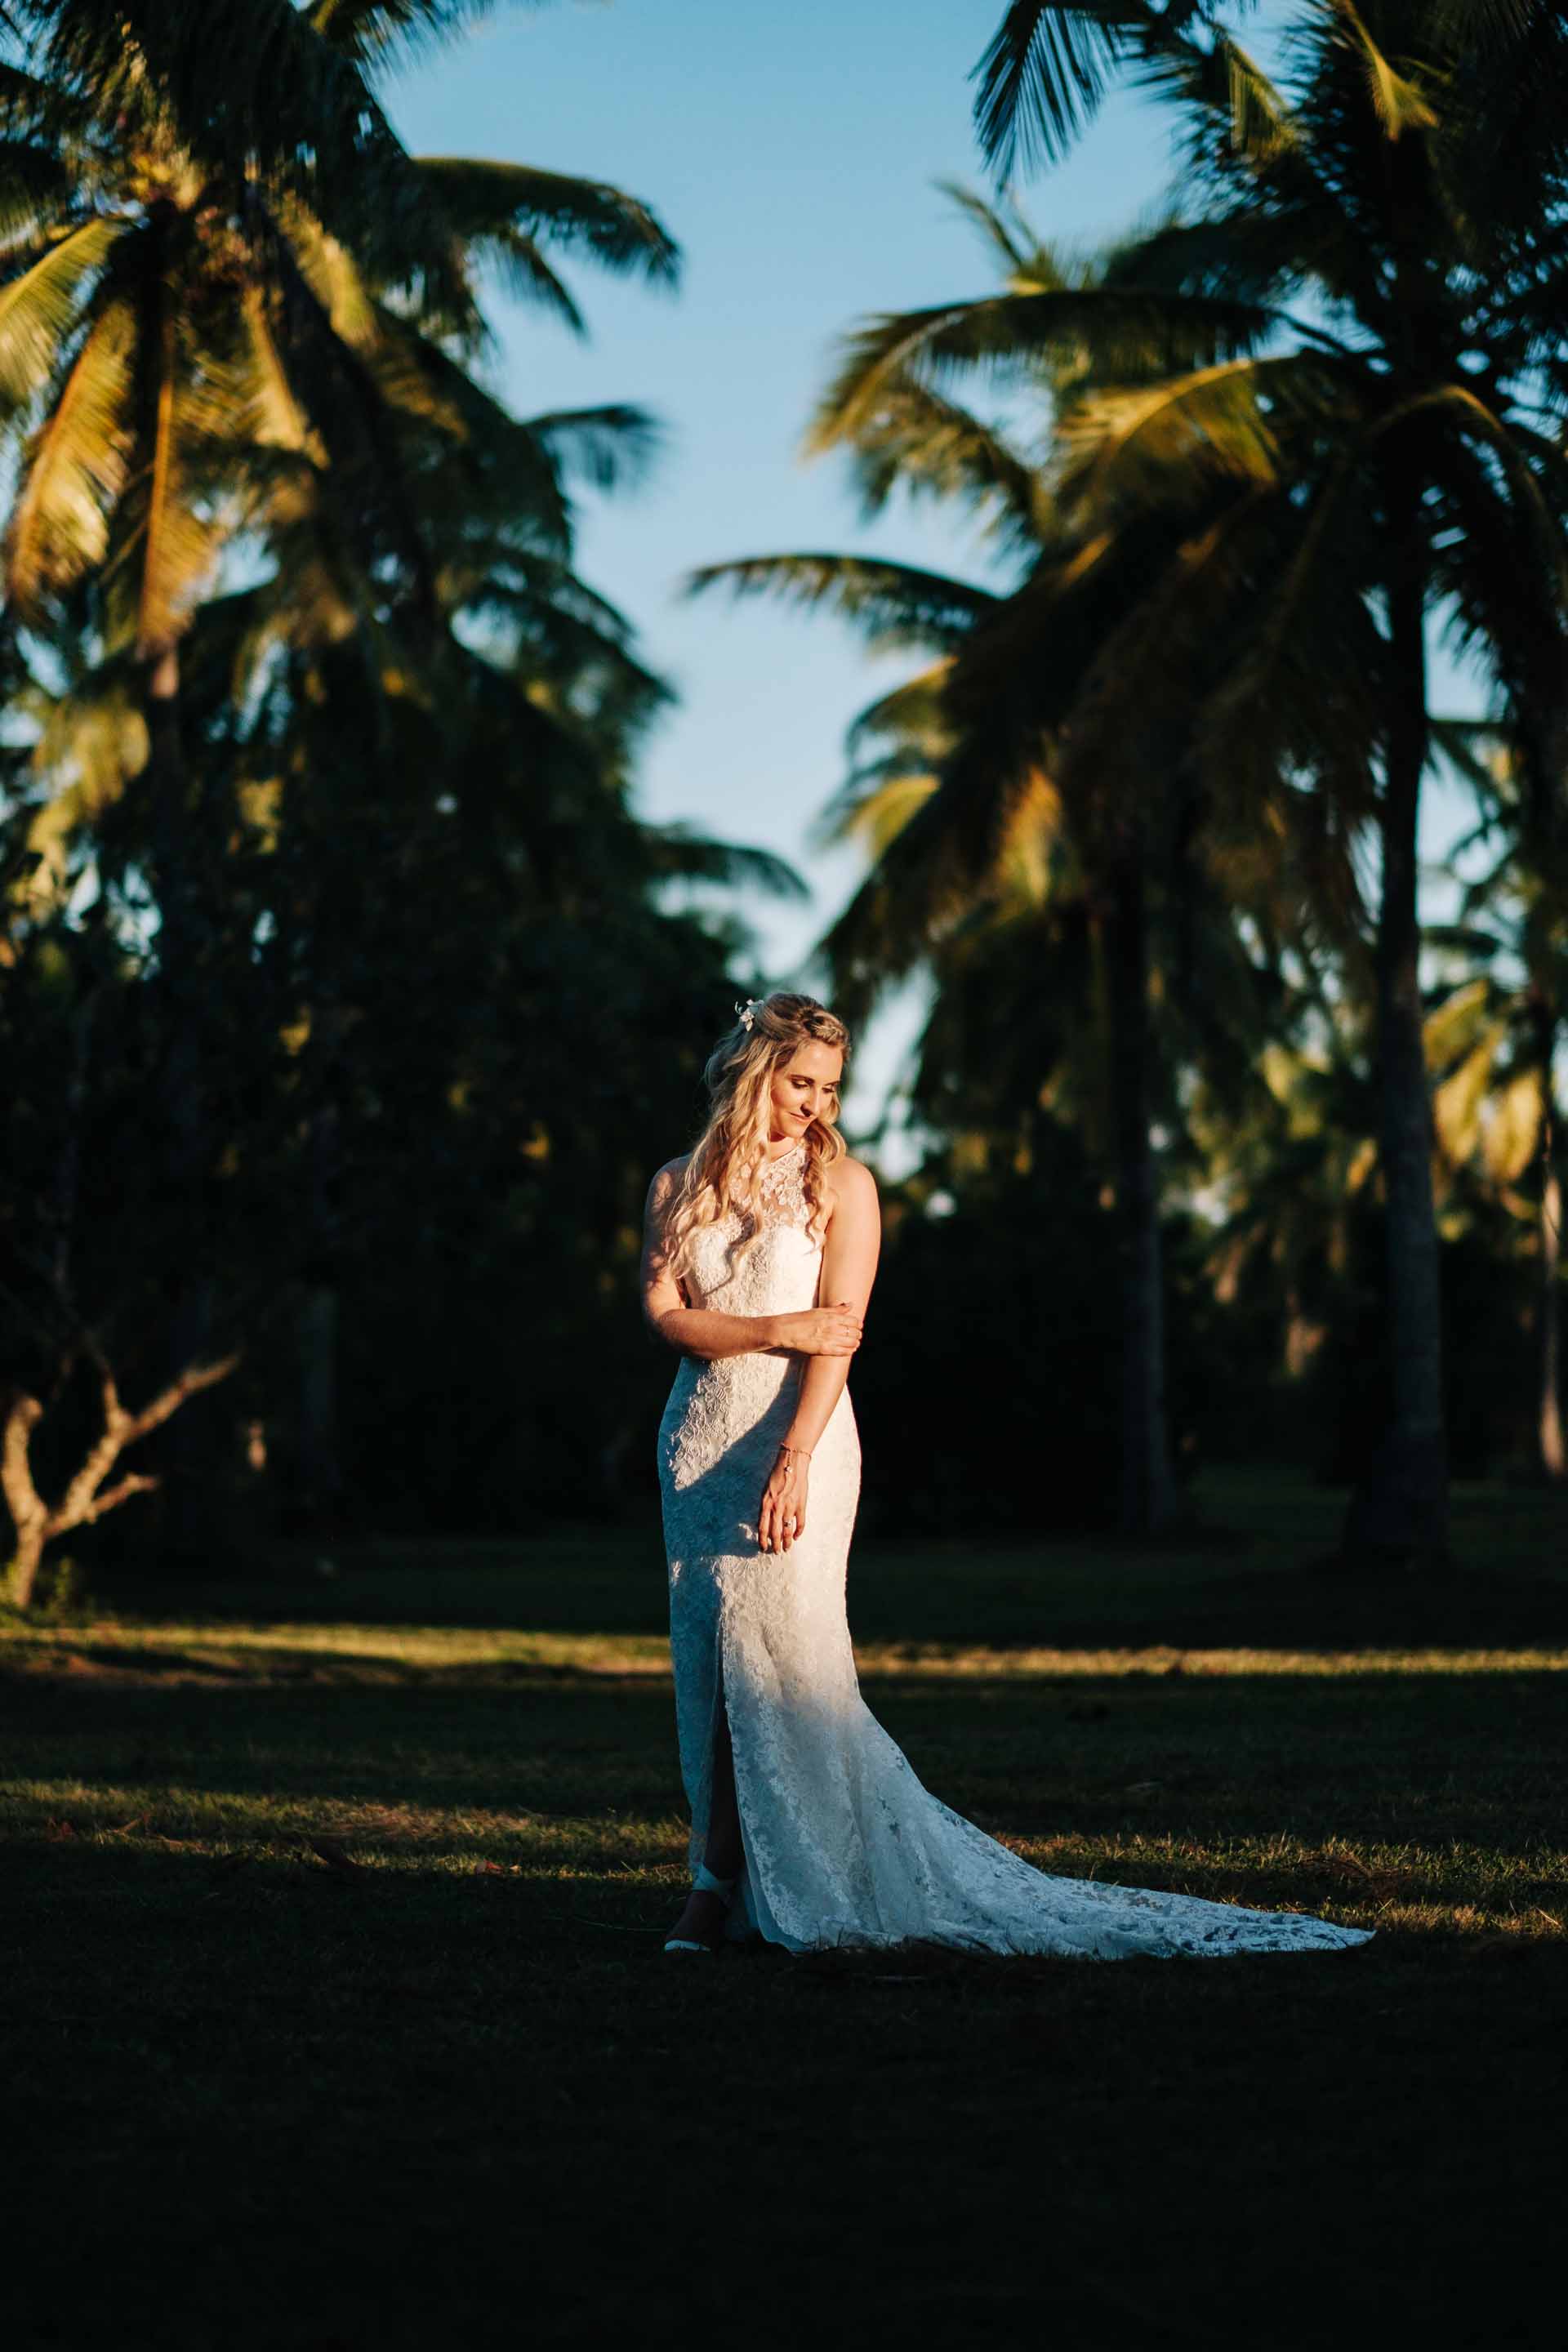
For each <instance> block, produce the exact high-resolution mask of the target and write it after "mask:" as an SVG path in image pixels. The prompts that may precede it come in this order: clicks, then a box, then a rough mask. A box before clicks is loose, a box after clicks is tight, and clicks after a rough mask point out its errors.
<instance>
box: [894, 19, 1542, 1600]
mask: <svg viewBox="0 0 1568 2352" xmlns="http://www.w3.org/2000/svg"><path fill="white" fill-rule="evenodd" d="M1232 13H1234V12H1230V11H1225V10H1222V9H1220V8H1217V7H1213V6H1205V5H1191V6H1187V5H1184V6H1182V7H1179V8H1166V9H1163V10H1158V9H1155V8H1154V7H1152V6H1148V5H1140V0H1129V5H1126V6H1120V5H1119V6H1118V7H1117V8H1115V9H1114V10H1110V9H1106V8H1102V7H1098V6H1093V5H1065V0H1028V5H1016V6H1015V7H1014V8H1012V9H1011V10H1010V11H1009V13H1008V16H1007V17H1006V19H1005V22H1004V24H1003V26H1001V27H1000V29H999V30H998V33H997V35H996V37H995V39H994V42H993V44H992V46H991V47H990V49H989V50H988V52H987V54H986V57H985V58H984V60H983V61H982V67H981V68H980V70H981V75H982V86H981V89H980V91H979V94H978V97H977V101H976V110H977V118H978V121H979V126H980V131H981V136H982V141H983V144H984V147H985V150H986V152H987V154H988V155H989V156H990V157H991V158H992V159H993V160H994V161H997V162H1000V163H1007V162H1008V161H1009V160H1011V158H1012V157H1013V156H1014V155H1015V154H1016V153H1019V152H1024V151H1026V150H1028V149H1030V148H1031V147H1033V148H1035V149H1041V148H1043V149H1044V150H1045V151H1046V152H1048V153H1049V152H1060V151H1061V150H1062V148H1063V147H1064V146H1065V144H1066V143H1068V142H1069V141H1070V140H1071V138H1072V137H1073V136H1074V135H1075V133H1076V131H1077V130H1078V129H1079V126H1080V124H1081V122H1082V121H1083V120H1084V119H1085V118H1086V116H1087V114H1088V113H1089V112H1091V111H1092V110H1093V107H1094V105H1095V104H1096V103H1097V102H1098V100H1099V97H1100V94H1101V92H1102V91H1103V89H1104V88H1105V87H1106V86H1107V85H1108V83H1109V80H1110V79H1111V78H1112V77H1114V76H1116V75H1117V74H1120V73H1121V72H1123V71H1130V72H1131V73H1133V74H1135V75H1136V77H1137V78H1138V79H1140V80H1141V81H1142V83H1143V84H1144V85H1145V86H1146V87H1149V88H1152V89H1153V90H1154V91H1155V92H1156V93H1157V94H1158V95H1159V96H1160V97H1161V98H1163V99H1164V100H1169V101H1171V102H1173V104H1174V105H1175V106H1176V107H1177V108H1178V109H1179V110H1180V112H1181V116H1182V120H1183V123H1184V131H1185V140H1186V151H1187V152H1186V159H1185V166H1186V167H1185V173H1184V183H1183V196H1182V203H1181V207H1180V209H1179V211H1178V212H1177V213H1176V214H1175V215H1174V216H1173V218H1172V219H1170V220H1169V221H1168V222H1167V223H1165V224H1164V225H1163V226H1161V227H1159V228H1157V229H1156V230H1155V231H1153V232H1152V234H1150V235H1148V236H1142V237H1140V238H1137V239H1134V240H1133V241H1132V242H1131V244H1130V245H1129V246H1128V247H1126V248H1125V249H1124V250H1123V252H1122V253H1121V255H1120V256H1119V257H1118V259H1117V262H1116V265H1115V267H1114V269H1113V270H1112V272H1111V273H1110V275H1111V278H1112V280H1113V285H1112V287H1111V288H1110V289H1107V290H1108V292H1109V293H1110V294H1111V295H1112V296H1113V298H1118V299H1127V298H1128V297H1130V296H1131V295H1133V294H1136V293H1142V294H1143V295H1144V296H1145V297H1146V299H1149V300H1150V301H1159V302H1161V303H1164V304H1168V305H1170V306H1172V314H1173V315H1174V314H1175V312H1176V310H1179V309H1180V307H1181V306H1184V305H1187V304H1191V305H1194V306H1196V307H1195V309H1194V318H1203V317H1206V316H1207V315H1208V314H1209V306H1211V305H1212V304H1213V302H1214V301H1215V299H1216V298H1225V299H1231V300H1233V301H1246V302H1247V303H1250V304H1253V305H1255V306H1257V308H1258V311H1259V312H1260V313H1261V314H1263V326H1262V331H1260V332H1259V333H1258V335H1257V337H1256V339H1255V341H1253V343H1252V345H1251V346H1250V347H1249V348H1247V349H1242V350H1238V351H1237V352H1236V353H1235V354H1234V355H1233V356H1231V357H1229V358H1227V359H1224V360H1221V361H1219V362H1216V363H1215V364H1211V365H1208V366H1205V367H1201V368H1197V369H1189V370H1186V371H1184V372H1181V373H1173V375H1172V377H1171V379H1170V380H1169V381H1168V382H1167V383H1163V384H1160V385H1149V384H1147V383H1142V384H1139V385H1137V386H1135V387H1132V388H1130V389H1129V390H1128V391H1126V392H1125V393H1121V392H1118V391H1117V390H1115V389H1114V388H1108V389H1107V390H1105V391H1104V392H1103V393H1102V394H1100V395H1099V396H1098V397H1097V398H1096V399H1095V400H1092V401H1089V402H1087V403H1085V404H1084V405H1083V408H1082V410H1081V412H1080V415H1079V419H1078V425H1077V429H1078V431H1079V435H1080V439H1081V446H1082V449H1083V453H1084V468H1085V474H1084V479H1085V484H1086V488H1087V489H1088V491H1089V493H1090V495H1091V499H1092V501H1094V502H1097V503H1098V505H1099V508H1100V512H1101V513H1102V515H1103V516H1104V518H1105V521H1106V525H1107V527H1108V528H1110V527H1112V526H1113V524H1114V521H1115V519H1116V518H1117V517H1118V515H1120V514H1124V513H1125V512H1126V510H1127V508H1128V506H1129V503H1130V502H1131V503H1132V504H1134V505H1136V504H1147V503H1149V502H1151V501H1152V502H1155V503H1160V502H1169V503H1171V504H1173V506H1176V507H1180V506H1181V505H1182V504H1184V503H1190V502H1191V501H1193V500H1194V499H1196V498H1197V497H1199V496H1200V495H1201V493H1202V491H1203V490H1204V489H1205V488H1207V487H1208V486H1210V485H1212V483H1213V481H1214V480H1215V477H1216V476H1222V477H1228V478H1230V479H1231V480H1233V481H1234V482H1236V483H1237V485H1247V487H1248V489H1249V491H1250V494H1251V500H1252V504H1253V506H1254V509H1255V510H1256V512H1257V514H1258V517H1259V519H1260V520H1262V521H1263V522H1264V523H1266V524H1267V523H1268V521H1269V520H1270V519H1272V524H1273V528H1274V530H1275V531H1276V534H1277V536H1276V541H1275V550H1276V553H1275V564H1274V566H1273V576H1272V577H1259V578H1258V579H1257V580H1256V582H1255V583H1254V585H1255V593H1256V598H1257V609H1256V620H1255V624H1254V625H1252V626H1251V627H1250V628H1247V629H1238V631H1237V635H1236V636H1235V637H1234V639H1233V641H1232V644H1231V646H1230V647H1229V653H1230V660H1229V664H1228V675H1227V676H1226V677H1224V678H1223V680H1222V681H1221V682H1220V684H1219V686H1218V687H1217V688H1215V690H1214V691H1212V692H1211V693H1210V694H1209V696H1208V697H1207V698H1206V707H1205V709H1204V710H1203V712H1202V713H1201V714H1200V716H1199V719H1198V720H1197V726H1198V730H1199V732H1200V734H1201V736H1202V738H1203V740H1204V741H1205V745H1206V747H1207V751H1208V754H1209V756H1210V758H1211V760H1212V761H1215V763H1216V765H1217V766H1219V768H1220V769H1221V770H1222V772H1234V773H1236V774H1237V775H1240V774H1244V773H1245V772H1247V770H1249V769H1252V770H1256V771H1258V772H1262V771H1265V770H1266V771H1268V772H1272V773H1274V774H1276V775H1278V774H1279V773H1281V772H1283V773H1286V774H1288V775H1289V776H1291V777H1292V778H1295V779H1299V780H1310V782H1311V784H1312V785H1313V787H1314V789H1315V790H1316V791H1317V792H1319V793H1325V794H1329V795H1331V796H1333V797H1335V798H1336V799H1338V800H1339V801H1340V802H1341V803H1342V806H1343V807H1344V809H1345V810H1346V812H1347V815H1348V817H1349V819H1350V821H1351V822H1352V824H1358V825H1359V824H1361V823H1362V822H1363V813H1364V812H1365V811H1366V810H1367V808H1368V806H1369V803H1370V812H1371V821H1372V824H1373V827H1374V829H1375V835H1376V841H1377V846H1378V861H1379V868H1380V872H1379V904H1378V912H1377V932H1376V940H1377V956H1376V1003H1377V1034H1378V1045H1379V1063H1380V1077H1379V1086H1380V1101H1381V1121H1380V1143H1381V1153H1382V1160H1383V1171H1384V1190H1385V1194H1386V1202H1387V1218H1386V1235H1387V1241H1386V1283H1387V1306H1388V1315H1387V1321H1388V1329H1389V1342H1390V1349H1391V1354H1392V1394H1393V1409H1392V1420H1391V1426H1390V1428H1389V1431H1388V1433H1387V1436H1386V1439H1385V1442H1384V1445H1383V1447H1382V1449H1381V1452H1380V1454H1379V1455H1378V1458H1377V1460H1376V1462H1375V1463H1374V1465H1373V1467H1372V1469H1371V1471H1370V1472H1369V1473H1368V1475H1366V1476H1365V1478H1364V1479H1363V1483H1362V1486H1361V1487H1360V1489H1359V1491H1358V1493H1357V1495H1356V1496H1355V1497H1354V1499H1353V1501H1352V1508H1351V1512H1350V1515H1349V1518H1348V1520H1347V1525H1346V1531H1345V1542H1346V1548H1347V1550H1348V1551H1350V1552H1352V1553H1358V1554H1363V1555H1378V1556H1381V1557H1388V1558H1394V1559H1399V1560H1402V1561H1404V1562H1406V1563H1408V1564H1416V1565H1418V1564H1420V1563H1422V1562H1426V1561H1434V1560H1436V1559H1441V1558H1442V1556H1443V1555H1444V1553H1445V1551H1446V1542H1447V1461H1446V1444H1445V1433H1444V1415H1443V1402H1442V1365H1441V1336H1440V1325H1439V1308H1438V1280H1437V1247H1436V1223H1435V1217H1434V1208H1433V1195H1432V1179H1431V1162H1430V1149H1431V1118H1430V1106H1429V1101H1428V1095H1427V1084H1426V1066H1425V1058H1424V1053H1423V1045H1422V1003H1421V995H1420V989H1419V974H1418V961H1419V948H1420V934H1419V929H1418V922H1417V907H1416V875H1417V866H1416V841H1417V827H1418V820H1419V812H1420V800H1421V785H1422V780H1423V777H1424V775H1425V773H1426V769H1427V766H1428V763H1429V760H1430V756H1431V751H1432V737H1431V729H1430V722H1429V719H1428V712H1427V682H1426V663H1427V652H1426V624H1427V620H1428V616H1429V615H1431V614H1437V615H1439V616H1444V617H1447V619H1448V620H1449V621H1450V623H1451V625H1452V627H1453V631H1454V634H1455V635H1456V636H1457V637H1458V639H1459V641H1460V642H1462V643H1466V644H1468V646H1471V647H1472V648H1473V649H1474V650H1475V651H1477V652H1478V653H1479V655H1480V656H1482V657H1483V658H1484V660H1485V661H1486V663H1487V664H1488V666H1489V668H1490V670H1491V672H1492V674H1493V677H1494V680H1495V683H1496V685H1497V688H1498V689H1499V694H1500V700H1501V703H1502V705H1503V707H1504V709H1505V711H1506V714H1507V715H1508V717H1509V718H1510V722H1511V723H1512V724H1513V725H1514V726H1516V727H1517V728H1519V729H1520V730H1521V731H1523V732H1524V733H1526V734H1528V735H1529V736H1530V737H1531V740H1533V741H1534V742H1535V743H1536V744H1537V746H1538V747H1539V755H1538V757H1537V758H1536V759H1535V761H1534V767H1535V769H1536V772H1540V773H1542V774H1550V775H1552V776H1553V777H1554V778H1560V777H1561V776H1562V774H1563V772H1564V770H1563V760H1562V758H1561V757H1560V755H1559V754H1560V738H1561V733H1562V730H1563V723H1564V714H1565V710H1568V701H1565V698H1564V694H1563V651H1564V625H1563V615H1564V597H1565V585H1568V546H1565V541H1564V530H1563V516H1564V511H1565V509H1568V467H1565V463H1564V458H1563V450H1562V447H1561V443H1560V438H1559V427H1560V425H1561V421H1562V418H1563V414H1564V408H1565V406H1568V378H1565V377H1564V374H1563V370H1562V368H1561V365H1560V363H1559V362H1558V359H1557V356H1556V355H1557V353H1558V352H1560V350H1561V345H1562V334H1563V319H1564V315H1565V307H1568V281H1565V278H1564V274H1563V263H1562V259H1561V256H1560V250H1559V244H1558V240H1557V239H1556V238H1555V236H1551V235H1546V234H1543V230H1544V229H1545V227H1546V226H1548V225H1549V224H1551V223H1552V222H1553V221H1555V220H1556V219H1558V218H1559V217H1560V212H1561V204H1560V198H1561V190H1562V187H1563V182H1564V173H1565V170H1568V41H1565V40H1564V37H1563V22H1562V16H1561V12H1560V11H1559V10H1558V9H1556V8H1555V7H1553V6H1550V5H1545V0H1520V5H1517V6H1512V7H1510V8H1508V9H1506V10H1505V9H1499V8H1496V7H1494V6H1490V5H1485V0H1435V4H1429V0H1367V5H1364V6H1363V7H1362V8H1360V9H1359V10H1358V9H1356V8H1354V7H1352V5H1349V0H1315V5H1310V6H1308V7H1304V8H1303V9H1302V11H1301V12H1300V16H1299V17H1298V18H1297V19H1296V20H1295V21H1294V22H1293V24H1292V25H1291V26H1290V27H1289V31H1288V33H1287V35H1286V37H1285V43H1284V60H1285V63H1284V70H1283V72H1282V74H1281V76H1280V78H1279V79H1278V80H1276V79H1270V78H1269V77H1268V75H1266V74H1265V73H1264V72H1263V71H1262V70H1261V68H1259V67H1258V64H1257V63H1256V61H1255V60H1254V59H1252V58H1250V57H1249V56H1248V55H1247V53H1246V52H1245V50H1244V49H1243V48H1242V47H1240V45H1239V43H1238V42H1237V39H1236V38H1235V36H1234V34H1233V32H1232V31H1231V30H1230V29H1229V27H1228V26H1227V24H1226V21H1225V19H1226V16H1229V15H1231V14H1232ZM924 349H925V351H926V352H927V353H928V355H929V356H928V364H932V363H935V362H939V361H940V359H941V358H942V330H941V322H938V324H937V326H936V327H935V329H934V330H933V331H932V332H931V334H929V335H928V336H927V338H926V341H925V345H924ZM1238 577H1239V567H1238ZM1336 628H1337V629H1338V631H1339V632H1340V633H1341V635H1342V643H1341V645H1340V646H1338V647H1337V648H1336V647H1335V645H1334V635H1335V631H1336Z"/></svg>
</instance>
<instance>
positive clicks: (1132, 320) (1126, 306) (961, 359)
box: [805, 286, 1277, 453]
mask: <svg viewBox="0 0 1568 2352" xmlns="http://www.w3.org/2000/svg"><path fill="white" fill-rule="evenodd" d="M1276 323H1277V322H1276V320H1275V317H1274V314H1273V313H1272V312H1271V311H1269V310H1267V309H1265V308H1264V307H1263V306H1261V305H1260V304H1258V303H1253V302H1237V301H1231V300H1227V299H1224V298H1222V297H1217V296H1200V295H1191V296H1184V297H1177V296H1172V295H1169V294H1166V293H1163V292H1162V291H1161V290H1159V289H1152V288H1146V287H1131V286H1117V287H1114V288H1112V287H1091V288H1076V287H1075V288H1067V289H1058V290H1053V291H1049V292H1045V293H1027V294H999V295H989V296H984V297H981V298H980V299H977V300H972V301H963V302H946V303H941V304H938V305H936V306H935V307H933V308H931V309H929V310H907V311H893V312H884V313H883V314H881V315H880V316H879V317H877V318H874V319H873V320H870V322H869V323H868V325H867V326H865V327H864V328H862V329H861V330H860V331H858V333H857V334H855V335H852V336H850V337H849V338H847V341H846V344H845V347H844V358H843V360H842V362H841V363H840V366H839V368H838V371H837V374H836V376H835V377H834V379H833V381H832V383H830V384H829V386H828V389H827V391H826V394H824V396H823V398H822V400H821V401H820V403H819V404H818V405H817V408H816V414H815V415H814V417H813V420H812V423H811V425H810V427H809V428H808V431H807V434H806V436H805V449H806V451H807V452H808V453H810V452H814V451H817V450H821V449H827V448H831V447H833V446H836V445H837V444H838V443H840V442H842V441H846V440H852V439H853V438H854V437H855V436H856V435H857V434H858V432H860V431H861V430H862V429H863V428H864V427H865V426H866V425H868V424H872V423H874V422H875V419H876V416H877V414H878V411H879V404H880V403H881V401H882V400H883V399H884V397H885V396H886V392H887V388H888V386H889V383H891V382H893V381H896V380H897V379H898V378H900V376H904V375H913V376H915V377H916V378H917V379H919V380H920V381H922V382H928V383H932V382H940V381H941V380H942V377H943V376H944V375H946V374H948V373H952V372H953V371H955V370H959V369H966V368H973V369H979V370H982V371H984V372H986V373H990V374H991V375H1005V374H1008V373H1018V372H1020V371H1022V372H1024V373H1029V372H1031V371H1033V372H1035V373H1038V371H1039V369H1040V366H1041V363H1042V362H1047V361H1057V362H1063V361H1066V362H1076V363H1079V364H1081V363H1082V362H1083V361H1084V360H1085V358H1086V357H1087V356H1088V354H1089V352H1092V354H1093V359H1094V363H1095V367H1096V371H1097V373H1100V375H1102V376H1115V375H1118V374H1122V375H1128V374H1136V375H1142V376H1148V375H1150V374H1152V373H1156V372H1159V371H1162V370H1163V369H1167V368H1170V367H1174V366H1180V367H1190V366H1192V365H1193V364H1194V362H1196V361H1198V360H1202V359H1217V358H1218V357H1220V356H1221V355H1222V354H1227V353H1232V352H1251V351H1253V350H1255V349H1256V347H1257V346H1258V344H1259V343H1260V342H1262V341H1264V340H1265V338H1266V337H1267V336H1268V334H1269V333H1270V332H1271V331H1272V330H1273V328H1274V326H1275V324H1276Z"/></svg>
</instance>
